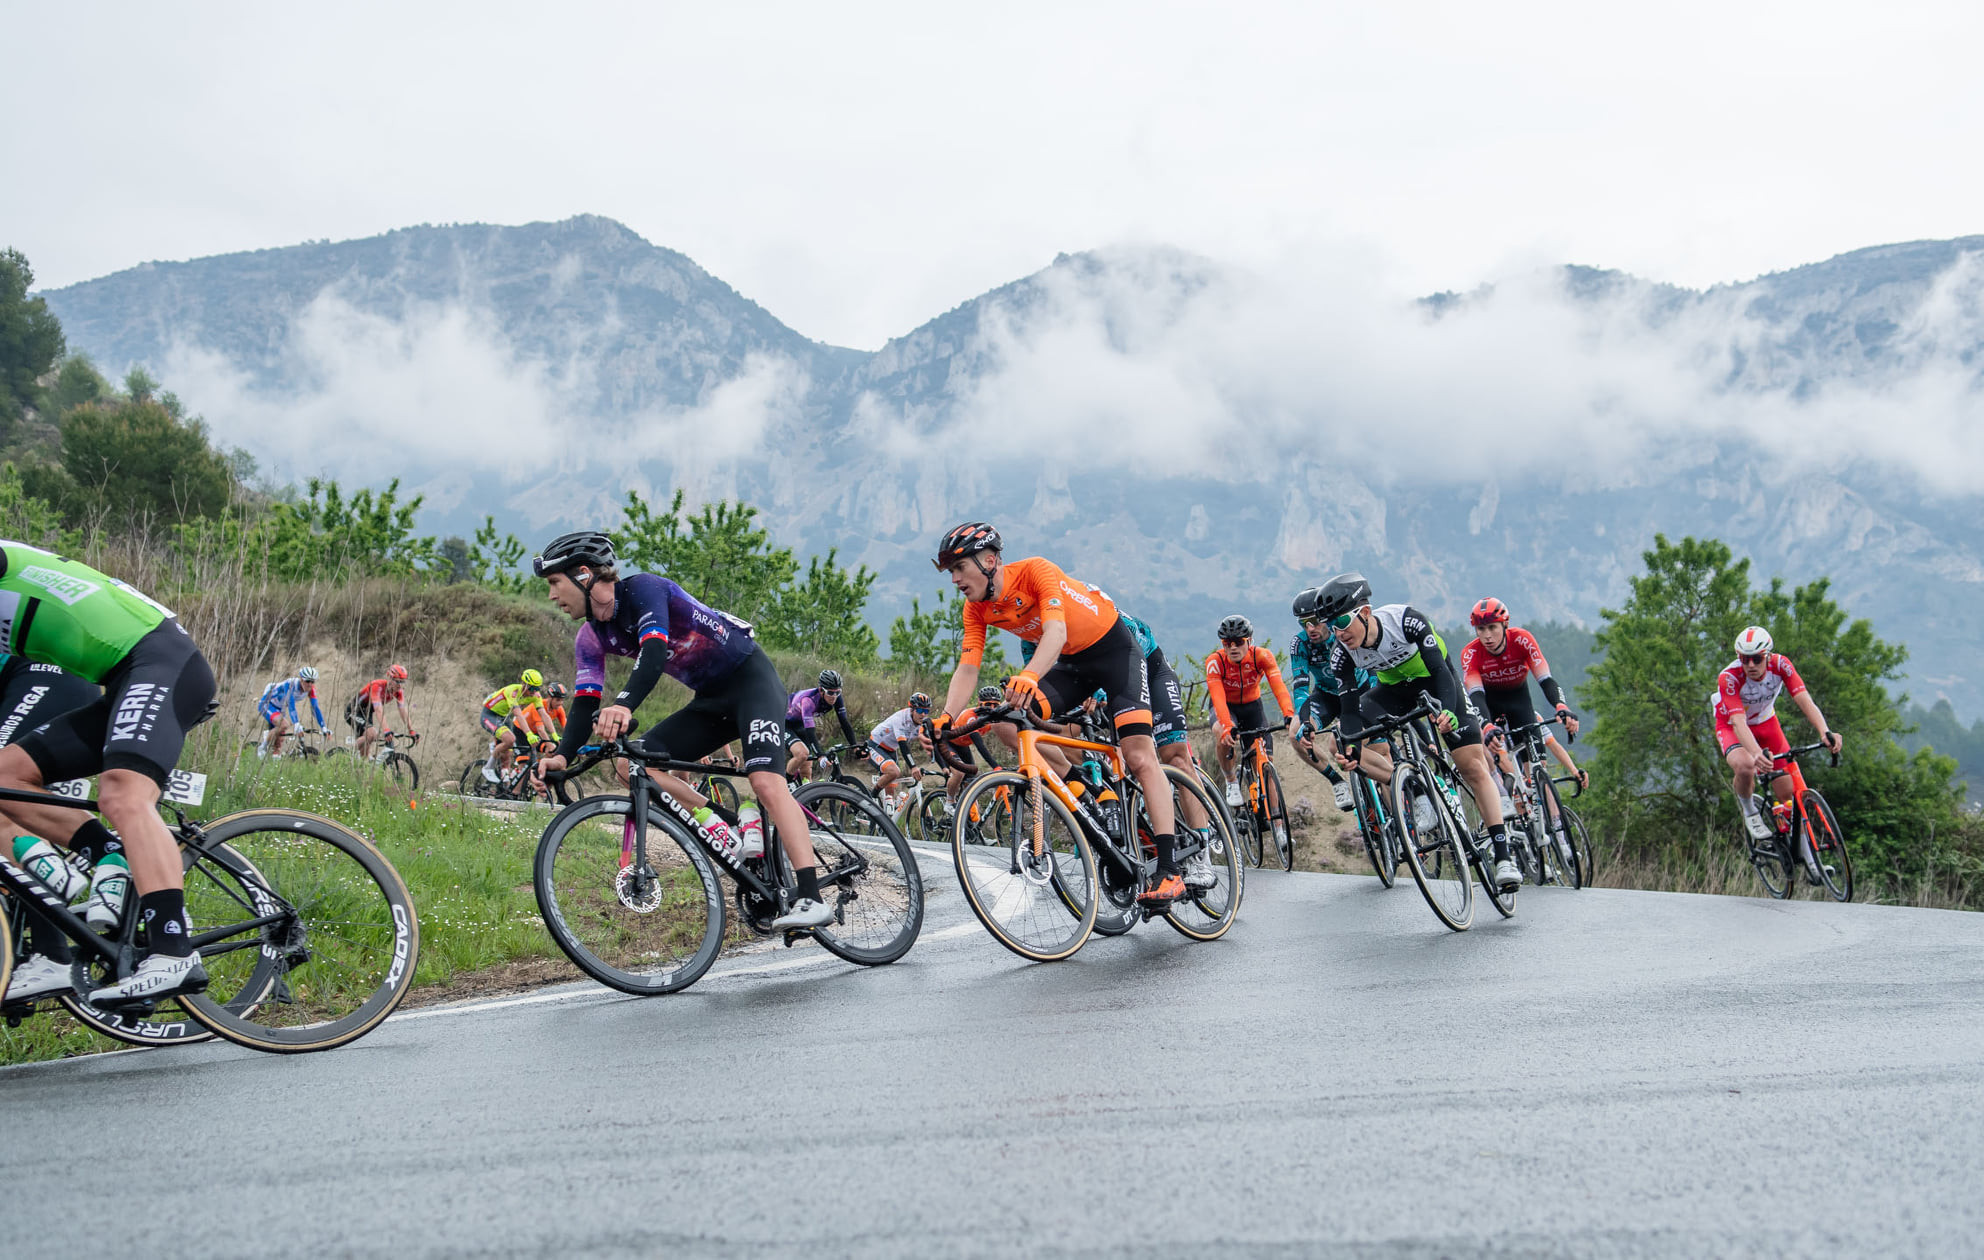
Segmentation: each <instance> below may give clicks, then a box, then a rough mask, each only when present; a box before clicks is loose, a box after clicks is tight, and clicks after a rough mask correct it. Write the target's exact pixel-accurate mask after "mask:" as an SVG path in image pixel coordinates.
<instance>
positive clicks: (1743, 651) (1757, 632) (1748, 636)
mask: <svg viewBox="0 0 1984 1260" xmlns="http://www.w3.org/2000/svg"><path fill="white" fill-rule="evenodd" d="M1770 648H1771V642H1770V631H1768V630H1766V629H1764V628H1763V627H1762V626H1751V627H1750V628H1749V629H1747V630H1745V631H1743V633H1741V634H1739V635H1737V636H1736V655H1738V656H1762V655H1767V654H1768V653H1769V652H1770Z"/></svg>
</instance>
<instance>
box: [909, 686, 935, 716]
mask: <svg viewBox="0 0 1984 1260" xmlns="http://www.w3.org/2000/svg"><path fill="white" fill-rule="evenodd" d="M909 707H910V708H911V709H914V710H915V711H916V712H918V713H928V712H929V711H930V697H929V696H926V695H924V694H923V693H922V692H920V691H918V692H913V693H911V695H910V697H909Z"/></svg>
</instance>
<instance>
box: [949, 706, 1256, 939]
mask: <svg viewBox="0 0 1984 1260" xmlns="http://www.w3.org/2000/svg"><path fill="white" fill-rule="evenodd" d="M1070 720H1075V718H1074V716H1073V715H1069V716H1064V717H1061V718H1059V719H1057V721H1056V722H1043V721H1041V720H1039V719H1038V718H1037V717H1035V716H1034V715H1033V714H1031V713H1027V712H1025V711H1023V710H1021V709H1019V708H1016V707H1014V706H1012V705H1008V704H1005V703H1003V702H996V703H988V704H981V705H979V706H977V707H976V708H975V709H974V710H971V711H970V716H968V717H966V718H965V719H964V720H963V721H961V722H959V723H958V724H957V725H955V726H953V727H951V728H950V729H949V730H947V731H946V732H944V734H943V735H942V736H941V737H940V738H937V742H936V744H935V747H936V748H937V749H938V756H939V757H940V758H943V759H946V761H947V763H948V762H949V759H950V757H951V753H950V749H949V747H948V741H949V740H953V739H960V738H967V737H969V736H970V735H972V734H974V733H976V732H978V731H980V730H983V729H984V728H986V727H988V726H991V725H994V724H997V723H1011V724H1012V725H1014V726H1015V727H1017V728H1018V733H1019V745H1020V747H1019V764H1018V768H1017V769H1012V770H1004V769H1000V770H988V771H986V772H985V773H983V774H981V775H979V776H978V777H977V778H976V779H974V780H972V782H971V783H970V784H969V785H968V786H967V787H966V788H965V790H964V793H963V794H962V797H961V799H960V800H959V802H958V810H957V815H956V818H954V820H953V824H952V828H951V856H952V859H953V862H954V864H955V865H956V867H957V872H958V882H959V884H960V885H961V886H962V887H963V889H964V894H965V901H966V902H967V904H969V905H970V906H971V910H972V913H973V914H974V915H976V916H977V917H978V920H979V922H980V923H983V924H984V925H985V929H986V931H988V932H990V933H991V934H992V937H993V939H995V940H997V941H998V942H999V943H1000V944H1001V945H1004V946H1005V947H1006V948H1007V949H1010V950H1012V951H1013V952H1014V953H1016V954H1018V955H1020V956H1021V957H1023V958H1028V959H1031V960H1033V961H1036V962H1053V961H1057V960H1059V959H1063V958H1067V957H1070V956H1072V955H1073V954H1074V953H1075V951H1077V950H1079V949H1080V948H1081V947H1082V946H1083V944H1085V943H1086V942H1087V941H1088V938H1089V935H1090V934H1091V933H1092V932H1095V931H1097V930H1101V931H1103V932H1104V933H1105V934H1116V933H1121V932H1127V931H1129V930H1130V928H1131V927H1133V926H1135V925H1136V924H1137V923H1139V922H1142V921H1144V920H1146V919H1149V918H1152V917H1157V916H1162V917H1163V918H1164V919H1165V921H1166V922H1168V923H1170V924H1171V926H1172V927H1173V928H1175V929H1176V930H1177V931H1178V932H1180V933H1181V934H1183V935H1185V936H1188V937H1191V938H1192V939H1194V940H1202V941H1210V940H1217V939H1218V938H1219V937H1221V936H1223V935H1225V934H1226V931H1227V929H1229V928H1231V927H1232V926H1233V921H1234V918H1235V917H1236V916H1237V915H1238V913H1239V910H1240V897H1241V891H1242V885H1241V879H1240V863H1239V849H1238V846H1236V845H1235V844H1234V843H1233V839H1232V835H1231V833H1230V832H1228V831H1226V830H1225V825H1224V823H1223V821H1222V816H1221V814H1220V813H1219V811H1218V809H1217V808H1215V807H1214V806H1213V804H1212V801H1211V798H1210V797H1208V796H1207V795H1206V793H1205V791H1204V789H1203V788H1201V787H1200V786H1199V778H1198V776H1196V775H1190V774H1186V773H1185V772H1184V771H1181V770H1179V769H1178V768H1177V767H1175V766H1165V767H1163V772H1164V776H1165V778H1166V779H1167V780H1168V781H1169V782H1170V784H1171V789H1172V794H1173V797H1172V803H1173V807H1174V809H1175V810H1176V811H1177V814H1176V816H1177V817H1178V819H1179V825H1178V826H1177V828H1176V835H1177V850H1176V856H1177V860H1178V861H1179V862H1180V863H1184V862H1187V861H1189V860H1190V859H1193V858H1197V857H1204V858H1205V859H1207V861H1208V862H1209V863H1210V864H1211V866H1212V869H1213V873H1214V882H1213V884H1212V885H1211V886H1210V887H1208V888H1204V889H1200V890H1195V891H1188V892H1187V893H1186V895H1185V896H1184V897H1181V898H1179V899H1178V900H1176V901H1173V902H1168V903H1146V902H1141V901H1139V900H1138V897H1139V894H1141V893H1142V892H1143V890H1144V889H1145V888H1146V887H1147V886H1148V880H1149V876H1150V874H1151V873H1152V872H1153V871H1154V870H1155V868H1156V865H1157V850H1156V848H1155V846H1154V845H1153V844H1152V842H1151V838H1150V837H1151V834H1152V832H1151V826H1150V817H1149V813H1148V811H1147V810H1146V808H1145V802H1144V800H1143V793H1142V790H1141V789H1140V788H1139V787H1138V785H1137V782H1136V780H1134V779H1132V778H1129V777H1127V776H1126V773H1125V765H1124V762H1123V754H1122V752H1121V750H1120V749H1118V748H1117V746H1116V745H1115V744H1113V743H1106V742H1103V741H1099V740H1084V739H1079V738H1076V737H1074V736H1070V735H1066V734H1063V733H1062V727H1061V725H1059V724H1057V723H1066V722H1068V721H1070ZM933 737H934V733H933ZM1043 744H1044V745H1048V746H1050V747H1054V748H1058V749H1060V750H1062V751H1063V752H1064V753H1066V754H1067V755H1068V756H1069V757H1070V758H1071V759H1072V760H1074V761H1075V762H1076V764H1077V766H1078V767H1080V768H1078V769H1073V770H1071V771H1070V777H1069V779H1068V780H1067V781H1063V779H1062V778H1061V777H1060V776H1059V775H1058V774H1056V773H1055V771H1054V769H1053V767H1052V766H1051V765H1049V764H1048V762H1047V761H1046V759H1045V758H1044V757H1043V755H1042V754H1041V751H1040V748H1041V745H1043ZM1002 791H1004V792H1006V793H1009V794H1010V798H1011V801H1012V805H1011V807H1010V808H1007V809H1001V810H999V811H997V813H996V814H995V812H994V809H993V807H992V804H991V802H993V801H994V800H995V799H996V798H997V796H998V794H999V793H1000V792H1002ZM1187 798H1192V799H1194V800H1195V801H1196V803H1197V805H1198V806H1199V808H1200V809H1201V810H1203V811H1204V816H1205V817H1206V818H1207V820H1208V825H1207V827H1206V828H1205V830H1204V831H1202V832H1195V831H1193V830H1191V829H1190V828H1187V827H1185V826H1183V825H1182V824H1183V819H1184V817H1185V811H1184V810H1183V808H1182V804H1183V801H1184V800H1185V799H1187ZM981 804H984V805H985V806H986V808H985V810H984V811H983V813H984V816H986V817H987V818H988V819H990V820H991V821H990V822H988V823H987V824H984V825H981V826H979V827H976V828H973V827H967V826H963V825H960V823H959V821H958V820H960V819H965V818H969V817H970V816H971V812H972V810H973V809H974V808H977V807H978V806H980V805H981Z"/></svg>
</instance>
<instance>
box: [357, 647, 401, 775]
mask: <svg viewBox="0 0 1984 1260" xmlns="http://www.w3.org/2000/svg"><path fill="white" fill-rule="evenodd" d="M389 700H390V701H392V702H393V703H395V704H397V705H399V710H400V729H401V730H402V731H405V732H406V733H407V734H408V735H409V736H411V735H413V734H414V729H413V718H412V717H411V716H409V714H408V713H407V698H406V666H404V665H392V666H388V667H387V669H386V676H385V677H384V678H374V679H373V680H372V681H371V682H369V683H366V684H365V685H364V686H363V687H361V688H360V689H359V692H358V694H357V695H355V696H353V697H352V698H351V703H350V704H347V705H346V706H345V708H344V720H345V721H346V722H347V723H348V724H349V725H350V726H351V729H352V732H353V734H354V735H356V737H357V751H358V755H359V756H361V757H370V756H371V755H372V747H373V745H374V744H376V743H378V742H379V719H380V717H381V716H382V715H383V714H384V713H385V711H386V702H387V701H389Z"/></svg>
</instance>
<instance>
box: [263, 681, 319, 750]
mask: <svg viewBox="0 0 1984 1260" xmlns="http://www.w3.org/2000/svg"><path fill="white" fill-rule="evenodd" d="M306 696H307V697H309V700H310V712H311V714H312V715H313V716H314V717H315V718H316V719H317V733H318V734H319V735H328V734H330V731H329V730H328V729H326V728H325V726H324V709H323V706H322V705H320V704H318V703H317V671H316V669H315V668H314V667H312V666H309V665H303V666H299V667H298V669H297V671H296V672H295V673H294V674H291V675H290V676H289V677H287V678H284V679H280V680H279V681H276V682H272V683H270V684H269V685H268V686H266V687H264V688H262V694H261V696H260V698H258V699H257V700H256V701H255V712H256V713H257V714H258V715H259V716H260V717H261V719H262V740H261V743H259V744H258V745H256V748H255V755H256V756H258V757H275V756H281V755H282V741H283V738H284V737H285V736H286V735H288V734H289V733H290V731H292V730H294V729H295V728H296V702H297V701H298V700H301V699H303V698H304V697H306Z"/></svg>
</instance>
